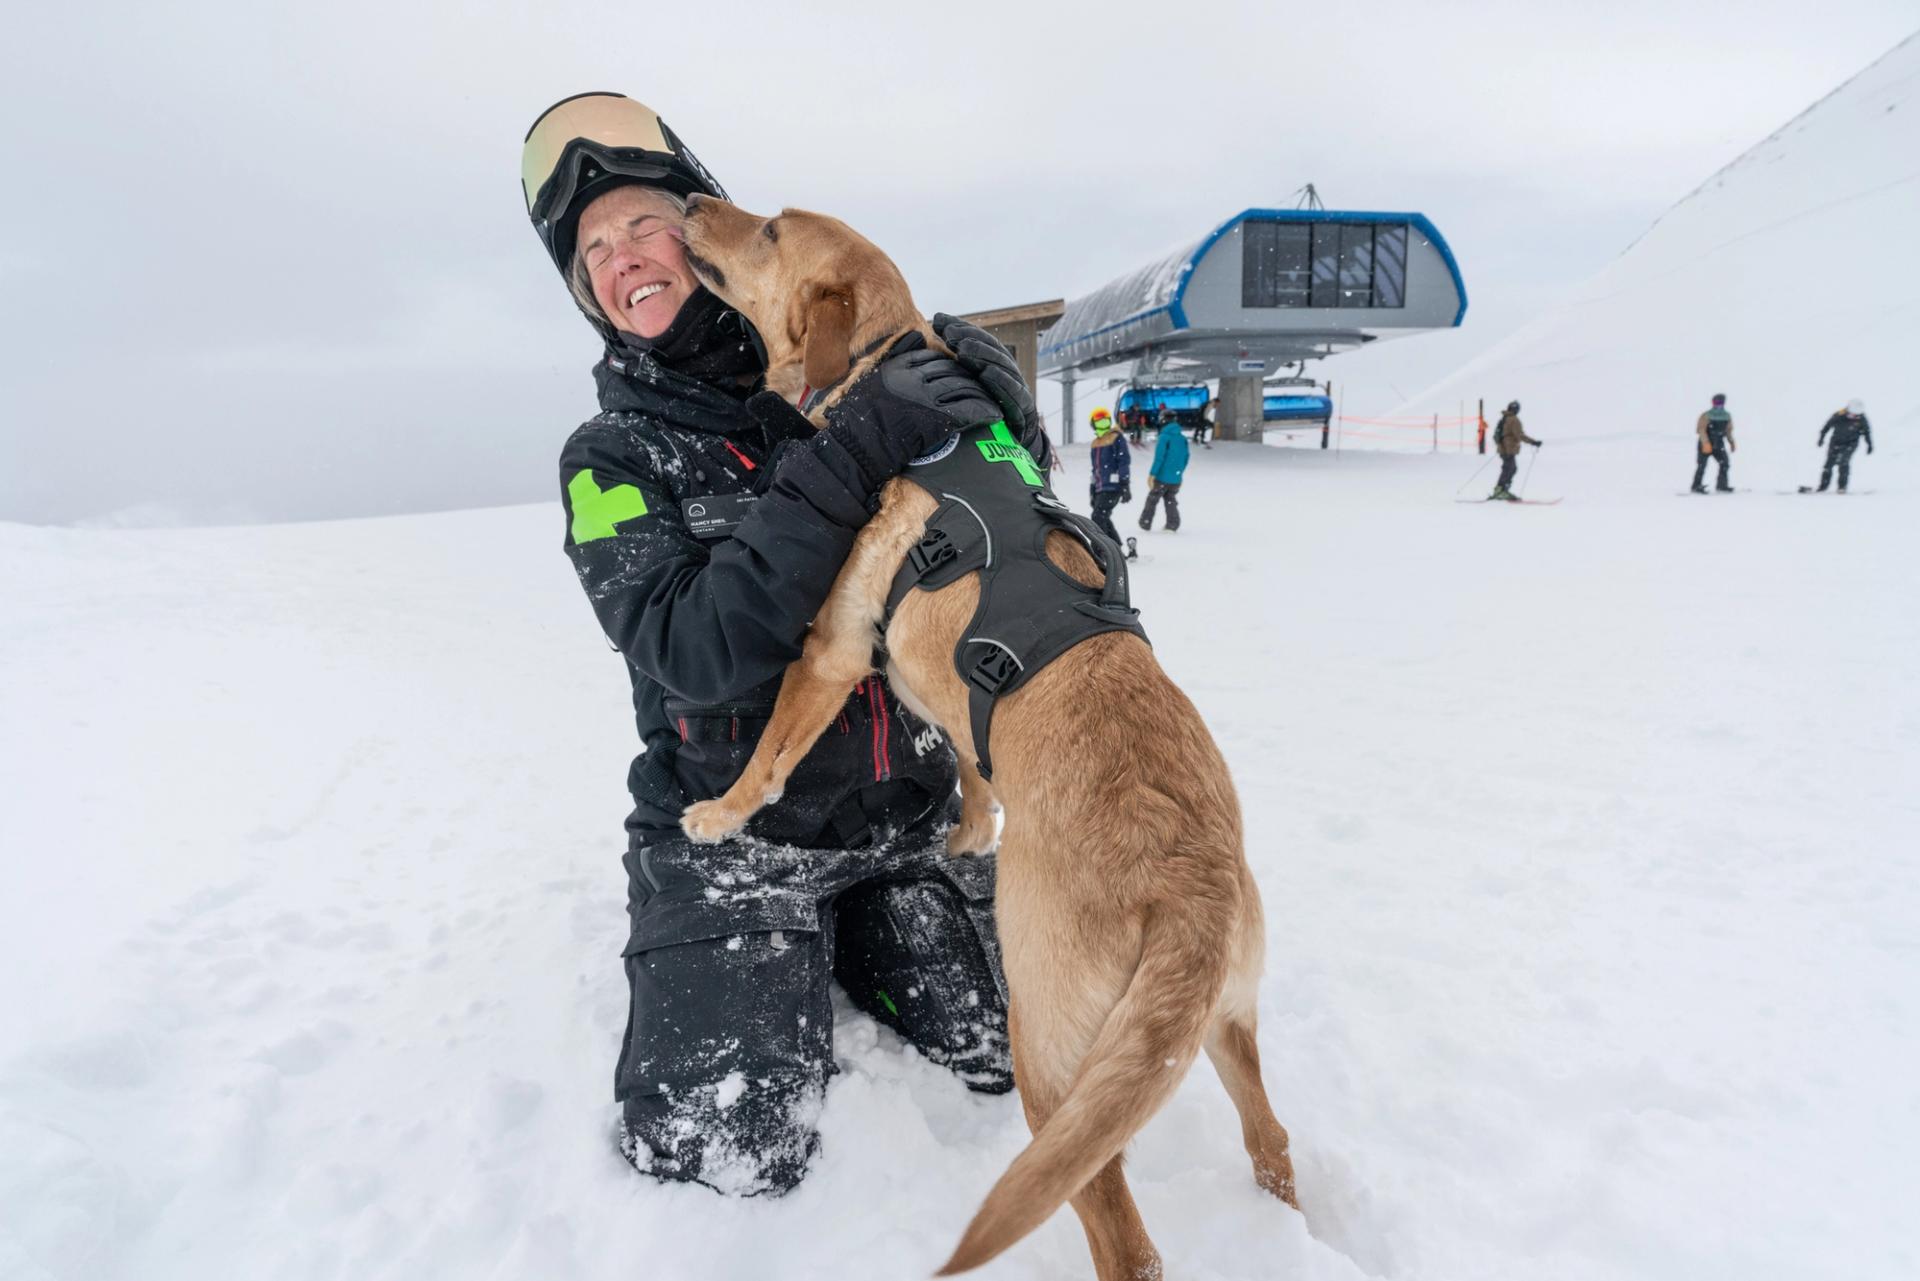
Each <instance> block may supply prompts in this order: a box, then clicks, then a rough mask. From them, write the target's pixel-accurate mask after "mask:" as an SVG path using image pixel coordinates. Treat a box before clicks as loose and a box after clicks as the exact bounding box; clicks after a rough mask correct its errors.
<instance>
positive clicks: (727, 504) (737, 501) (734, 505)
mask: <svg viewBox="0 0 1920 1281" xmlns="http://www.w3.org/2000/svg"><path fill="white" fill-rule="evenodd" d="M753 504H754V496H753V495H752V494H709V495H707V496H706V497H703V498H689V499H687V500H686V501H685V502H683V503H681V504H680V515H681V516H682V517H683V518H684V519H685V520H686V522H687V532H688V533H690V534H692V535H693V536H694V537H695V538H724V537H726V536H727V535H728V534H730V533H732V532H733V528H734V526H736V525H738V524H739V523H740V522H741V521H743V520H745V519H746V518H747V513H748V512H749V511H751V510H752V509H753Z"/></svg>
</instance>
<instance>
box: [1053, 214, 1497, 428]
mask: <svg viewBox="0 0 1920 1281" xmlns="http://www.w3.org/2000/svg"><path fill="white" fill-rule="evenodd" d="M1466 314H1467V287H1466V285H1465V283H1464V282H1463V281H1462V280H1461V278H1460V267H1459V264H1458V263H1456V262H1455V261H1454V258H1453V251H1452V250H1450V249H1449V248H1448V247H1447V242H1446V241H1445V240H1444V239H1443V238H1442V237H1441V235H1440V232H1439V230H1438V229H1437V228H1436V227H1435V226H1434V225H1433V224H1432V223H1431V222H1429V221H1428V220H1427V218H1426V217H1425V215H1423V214H1417V213H1359V212H1348V211H1335V210H1326V209H1249V210H1246V211H1245V212H1244V213H1240V214H1236V215H1235V216H1234V217H1232V218H1229V219H1228V220H1227V221H1225V222H1223V223H1221V224H1220V225H1219V226H1217V227H1215V228H1214V229H1213V230H1212V231H1210V232H1208V233H1207V234H1206V235H1204V236H1202V237H1201V238H1200V239H1198V240H1197V241H1194V242H1193V243H1191V244H1188V245H1185V246H1183V247H1182V248H1180V249H1178V250H1176V251H1175V252H1173V253H1170V254H1167V255H1166V256H1164V257H1162V258H1159V259H1157V260H1155V261H1153V262H1150V263H1147V264H1146V265H1145V266H1142V267H1140V268H1138V269H1136V270H1134V271H1131V272H1129V273H1127V274H1126V275H1124V276H1121V277H1120V278H1119V279H1117V280H1114V281H1112V282H1111V283H1109V284H1107V285H1104V286H1102V287H1101V288H1099V289H1096V290H1094V291H1093V292H1092V293H1090V294H1087V295H1086V296H1085V297H1082V298H1075V299H1073V300H1071V301H1070V302H1068V303H1067V304H1066V307H1065V310H1064V312H1063V313H1062V315H1061V316H1060V319H1059V320H1058V321H1056V322H1054V323H1053V324H1052V325H1051V326H1050V327H1049V328H1048V329H1047V330H1046V331H1045V332H1044V333H1042V334H1041V335H1040V336H1039V340H1038V351H1037V353H1036V355H1037V360H1036V362H1035V363H1036V366H1037V372H1038V373H1039V374H1040V375H1041V376H1042V377H1047V378H1056V379H1058V380H1059V381H1060V383H1061V389H1062V392H1063V397H1062V399H1063V406H1062V407H1063V409H1064V411H1065V412H1064V417H1065V422H1064V423H1063V427H1064V428H1065V431H1064V435H1063V438H1064V439H1065V440H1069V441H1070V440H1072V439H1073V433H1074V427H1075V426H1076V416H1075V411H1074V404H1073V399H1074V397H1073V392H1074V384H1075V382H1077V381H1080V380H1082V379H1090V378H1092V377H1093V376H1094V375H1096V374H1100V375H1101V376H1102V377H1103V378H1105V377H1112V378H1115V380H1116V381H1124V382H1126V383H1128V384H1129V385H1130V386H1132V387H1136V388H1142V387H1155V386H1165V387H1175V386H1181V387H1187V386H1192V385H1194V384H1198V383H1204V382H1208V381H1211V380H1214V379H1218V380H1219V383H1220V394H1219V404H1218V405H1217V407H1216V410H1215V427H1216V428H1217V430H1218V433H1219V435H1220V436H1221V437H1222V438H1223V439H1227V440H1258V439H1260V436H1261V433H1262V427H1263V423H1264V422H1265V421H1266V419H1267V417H1268V413H1267V411H1268V409H1269V405H1268V402H1267V394H1268V388H1269V386H1270V385H1276V384H1277V386H1275V387H1274V390H1281V389H1284V390H1285V391H1287V392H1292V391H1294V390H1295V389H1301V390H1305V389H1306V387H1308V386H1310V385H1311V380H1309V379H1307V378H1305V377H1302V376H1300V375H1301V374H1303V373H1304V367H1305V362H1307V361H1309V360H1322V359H1325V358H1326V357H1328V356H1334V355H1338V354H1339V353H1341V352H1343V351H1351V350H1353V349H1354V348H1357V347H1362V346H1365V345H1367V344H1369V343H1374V342H1378V341H1380V340H1381V339H1385V338H1396V337H1401V336H1404V335H1407V334H1416V333H1422V332H1424V331H1427V330H1433V329H1451V328H1455V327H1457V326H1458V325H1459V324H1460V321H1461V319H1462V318H1463V317H1464V316H1465V315H1466ZM1105 371H1115V372H1113V373H1110V374H1109V373H1106V372H1105ZM1288 373H1292V374H1293V375H1294V376H1293V377H1288V376H1286V375H1287V374H1288ZM1286 408H1287V409H1288V410H1294V409H1295V408H1296V407H1295V406H1293V405H1288V406H1287V407H1286Z"/></svg>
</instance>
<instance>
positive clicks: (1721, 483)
mask: <svg viewBox="0 0 1920 1281" xmlns="http://www.w3.org/2000/svg"><path fill="white" fill-rule="evenodd" d="M1707 443H1708V444H1710V445H1712V446H1713V452H1712V453H1708V454H1702V453H1700V452H1699V446H1697V445H1696V446H1695V447H1694V452H1695V454H1696V455H1697V457H1696V459H1695V461H1694V464H1693V487H1694V488H1695V489H1699V488H1701V487H1702V486H1703V485H1704V484H1705V483H1706V479H1707V463H1708V461H1709V460H1711V461H1713V462H1717V463H1719V464H1720V475H1719V478H1718V479H1716V480H1715V481H1714V482H1713V487H1714V488H1715V489H1719V490H1727V489H1732V488H1733V486H1732V485H1730V484H1728V483H1727V461H1728V460H1727V438H1726V437H1725V436H1723V435H1721V434H1720V433H1718V432H1716V431H1714V430H1713V429H1711V428H1709V429H1708V430H1707ZM1846 483H1847V482H1846V481H1844V480H1843V481H1841V482H1840V484H1841V486H1842V487H1843V488H1844V487H1845V486H1846Z"/></svg>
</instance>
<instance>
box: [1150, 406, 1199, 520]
mask: <svg viewBox="0 0 1920 1281" xmlns="http://www.w3.org/2000/svg"><path fill="white" fill-rule="evenodd" d="M1187 452H1188V451H1187V437H1186V434H1185V433H1183V432H1182V431H1181V430H1180V423H1179V421H1178V420H1177V419H1175V418H1174V416H1173V412H1172V411H1171V410H1167V409H1163V410H1161V411H1160V437H1159V439H1158V441H1156V442H1155V444H1154V446H1153V466H1152V467H1150V468H1149V469H1148V470H1147V505H1146V507H1144V508H1143V509H1141V512H1140V528H1142V529H1152V528H1153V513H1154V511H1155V509H1156V508H1158V507H1159V505H1160V500H1161V499H1163V498H1164V499H1166V502H1167V532H1168V533H1169V534H1171V533H1173V532H1174V531H1175V530H1177V529H1179V528H1180V478H1181V477H1183V476H1185V475H1186V474H1187Z"/></svg>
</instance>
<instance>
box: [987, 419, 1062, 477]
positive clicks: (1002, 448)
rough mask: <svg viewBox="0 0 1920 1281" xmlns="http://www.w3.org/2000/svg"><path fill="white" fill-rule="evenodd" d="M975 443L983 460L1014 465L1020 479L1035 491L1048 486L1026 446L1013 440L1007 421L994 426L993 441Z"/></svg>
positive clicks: (1003, 420)
mask: <svg viewBox="0 0 1920 1281" xmlns="http://www.w3.org/2000/svg"><path fill="white" fill-rule="evenodd" d="M974 443H975V444H976V445H978V446H979V447H980V456H981V457H982V458H984V459H986V460H987V461H988V462H990V463H1012V464H1013V469H1014V470H1015V471H1017V472H1019V473H1020V479H1021V480H1024V481H1026V482H1027V483H1028V484H1029V485H1032V486H1033V487H1034V488H1035V489H1040V488H1042V487H1043V486H1044V485H1045V484H1046V481H1045V480H1044V479H1042V478H1041V475H1040V471H1039V469H1038V468H1036V467H1035V466H1034V465H1033V455H1032V454H1029V453H1028V452H1027V450H1026V446H1024V445H1022V444H1021V443H1020V442H1019V441H1017V440H1015V439H1014V438H1013V433H1012V432H1010V431H1008V430H1007V424H1006V420H1005V419H1002V420H1001V421H999V422H997V423H995V424H994V425H993V439H992V440H980V441H975V442H974Z"/></svg>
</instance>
